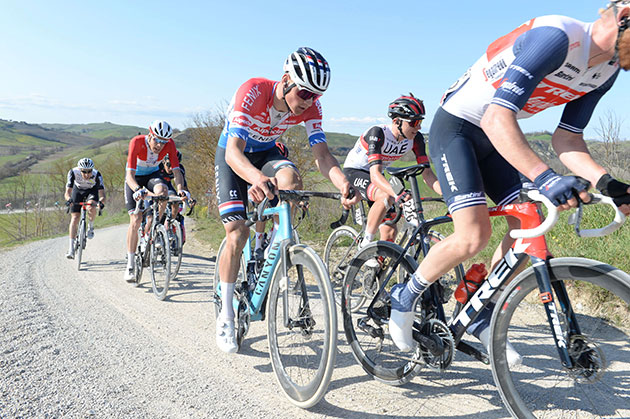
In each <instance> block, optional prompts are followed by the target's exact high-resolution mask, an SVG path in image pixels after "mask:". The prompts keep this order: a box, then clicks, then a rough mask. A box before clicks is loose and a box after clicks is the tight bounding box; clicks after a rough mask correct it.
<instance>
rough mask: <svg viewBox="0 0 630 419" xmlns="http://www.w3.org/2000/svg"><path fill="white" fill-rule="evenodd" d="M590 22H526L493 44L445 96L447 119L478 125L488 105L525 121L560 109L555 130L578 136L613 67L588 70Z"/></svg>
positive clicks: (615, 71) (613, 74)
mask: <svg viewBox="0 0 630 419" xmlns="http://www.w3.org/2000/svg"><path fill="white" fill-rule="evenodd" d="M591 30H592V23H583V22H580V21H578V20H575V19H572V18H569V17H565V16H543V17H538V18H535V19H532V20H530V21H528V22H525V23H524V24H522V25H521V26H519V27H518V28H516V29H515V30H514V31H512V32H510V33H509V34H507V35H505V36H503V37H501V38H499V39H497V40H496V41H494V42H493V43H492V44H490V46H489V47H488V48H487V50H486V53H485V54H484V55H483V56H481V58H479V59H478V60H477V62H476V63H475V64H473V66H472V67H471V68H469V69H468V70H467V71H466V73H465V74H464V75H463V76H462V77H461V78H460V79H459V80H457V82H455V84H453V85H452V86H451V87H450V88H449V89H448V90H447V91H446V92H445V94H444V96H443V97H442V101H441V106H442V107H443V108H444V110H445V111H447V112H448V113H450V114H451V115H454V116H457V117H460V118H462V119H465V120H467V121H469V122H471V123H473V124H475V125H477V126H480V121H481V118H482V116H483V114H484V112H485V110H486V108H487V107H488V105H489V104H491V103H493V104H497V105H500V106H504V107H506V108H508V109H511V110H513V111H514V112H516V117H517V119H521V118H528V117H530V116H532V115H535V114H536V113H538V112H540V111H543V110H545V109H547V108H549V107H552V106H558V105H564V104H567V105H566V106H565V109H564V112H563V115H562V119H561V122H560V125H559V126H560V127H561V128H563V129H565V130H568V131H571V132H574V133H581V132H582V131H583V130H584V128H585V127H586V125H587V124H588V121H589V120H590V118H591V115H592V113H593V109H594V108H595V106H596V104H597V102H598V101H599V99H600V98H601V97H602V96H603V95H604V93H606V92H607V91H608V89H610V87H611V86H612V85H613V83H614V81H615V79H616V77H617V74H618V73H619V64H618V62H614V63H610V62H604V63H602V64H599V65H597V66H595V67H592V68H589V67H588V59H589V50H590V47H591Z"/></svg>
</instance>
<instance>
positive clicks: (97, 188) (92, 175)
mask: <svg viewBox="0 0 630 419" xmlns="http://www.w3.org/2000/svg"><path fill="white" fill-rule="evenodd" d="M67 179H68V180H67V182H66V191H65V193H64V198H65V199H66V204H67V205H72V208H71V209H70V211H71V218H70V227H69V228H68V230H69V234H70V243H69V244H70V247H69V250H68V253H66V257H67V258H68V259H74V240H75V237H76V235H77V226H78V224H79V218H80V216H81V205H79V203H80V202H87V203H89V204H90V205H89V207H88V209H87V210H88V214H87V215H88V231H87V238H88V239H91V238H93V237H94V217H96V205H97V201H98V205H99V206H100V207H101V208H103V207H104V206H105V185H104V184H103V176H102V175H101V173H100V172H99V171H98V170H96V169H95V168H94V162H93V161H92V159H88V158H87V157H86V158H83V159H81V160H79V162H78V163H77V167H74V168H72V169H70V170H69V171H68V176H67Z"/></svg>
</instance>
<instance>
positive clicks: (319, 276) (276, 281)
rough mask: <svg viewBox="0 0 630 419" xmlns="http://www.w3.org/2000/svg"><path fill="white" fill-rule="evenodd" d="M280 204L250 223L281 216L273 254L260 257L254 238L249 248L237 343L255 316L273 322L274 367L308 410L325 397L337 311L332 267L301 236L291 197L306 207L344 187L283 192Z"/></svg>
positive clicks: (263, 206) (262, 207)
mask: <svg viewBox="0 0 630 419" xmlns="http://www.w3.org/2000/svg"><path fill="white" fill-rule="evenodd" d="M277 196H278V198H279V199H280V202H279V204H278V205H277V206H275V207H268V206H267V203H268V201H267V199H264V200H263V201H262V202H261V203H260V204H259V205H258V206H257V208H256V211H255V212H253V213H252V214H251V215H250V216H249V219H248V221H247V222H246V224H247V225H248V226H252V225H253V224H254V223H255V222H256V221H265V220H266V219H268V218H269V217H271V216H274V215H277V216H278V217H279V226H278V230H277V232H276V234H275V235H274V236H273V239H272V241H271V243H269V253H268V255H267V256H266V258H265V259H264V261H263V263H260V262H259V261H257V260H256V259H255V255H254V252H253V246H251V240H248V241H247V243H246V245H245V248H244V249H243V253H242V259H241V265H240V269H239V274H238V277H237V280H236V285H235V290H234V298H233V305H234V312H235V313H236V341H237V345H238V348H239V350H240V348H241V345H242V342H243V339H244V337H245V335H246V334H247V332H248V330H249V325H250V322H252V321H259V320H260V321H264V320H265V319H266V320H267V334H268V339H269V354H270V357H271V365H272V366H273V370H274V372H275V374H276V378H277V380H278V382H279V384H280V387H281V388H282V390H283V391H284V393H285V394H286V396H287V397H288V398H289V400H290V401H291V402H292V403H293V404H295V405H297V406H299V407H302V408H308V407H311V406H313V405H315V404H316V403H317V402H319V400H320V399H321V398H322V397H323V396H324V394H325V393H326V390H327V388H328V384H329V382H330V378H331V376H332V372H333V368H334V364H335V356H336V352H337V315H336V311H335V302H334V297H333V291H332V288H331V285H330V281H329V279H328V273H327V271H326V267H325V266H324V263H323V262H322V260H321V258H320V257H319V256H318V255H317V253H315V251H314V250H313V249H312V248H310V247H309V246H307V245H305V244H300V243H297V242H296V239H295V234H294V232H293V224H292V220H291V206H290V205H289V203H290V202H293V203H295V204H296V205H304V204H305V203H307V202H308V200H309V198H311V197H323V198H330V199H340V194H339V193H328V192H311V191H294V190H280V191H278V193H277ZM224 247H225V240H224V241H223V243H222V244H221V247H220V248H219V252H218V254H217V259H216V260H217V267H216V268H215V274H214V279H213V281H214V282H213V290H214V291H213V302H214V303H215V315H216V316H219V313H220V312H221V305H222V303H221V282H220V280H219V275H218V261H219V260H220V258H221V255H222V252H223V249H224Z"/></svg>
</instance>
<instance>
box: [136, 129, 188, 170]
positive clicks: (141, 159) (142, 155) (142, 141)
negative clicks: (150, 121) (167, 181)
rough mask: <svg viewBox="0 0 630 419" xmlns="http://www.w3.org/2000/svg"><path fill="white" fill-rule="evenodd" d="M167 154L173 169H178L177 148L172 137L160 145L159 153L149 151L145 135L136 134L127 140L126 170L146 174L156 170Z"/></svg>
mask: <svg viewBox="0 0 630 419" xmlns="http://www.w3.org/2000/svg"><path fill="white" fill-rule="evenodd" d="M167 154H168V155H169V158H170V161H171V167H172V168H173V170H175V169H177V170H179V160H178V159H177V148H175V143H174V142H173V140H172V139H170V140H168V143H166V145H164V147H162V150H160V153H159V154H156V153H154V152H153V151H151V148H150V147H149V143H148V138H147V136H146V135H136V136H135V137H133V138H132V139H131V141H130V142H129V153H128V155H127V170H131V171H134V172H135V175H136V176H147V175H150V174H151V173H154V172H157V171H158V170H159V167H160V162H161V161H162V160H164V157H166V155H167Z"/></svg>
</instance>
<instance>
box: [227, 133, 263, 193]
mask: <svg viewBox="0 0 630 419" xmlns="http://www.w3.org/2000/svg"><path fill="white" fill-rule="evenodd" d="M244 149H245V141H243V140H241V139H239V138H230V139H228V142H227V145H226V147H225V162H226V163H227V164H228V166H230V168H231V169H232V170H233V171H234V173H236V174H237V175H238V176H239V177H240V178H241V179H243V180H245V181H246V182H247V183H249V184H254V183H256V180H257V179H258V177H260V176H262V172H261V171H260V170H258V169H257V168H256V167H255V166H254V165H253V164H252V163H251V162H250V161H249V159H248V158H247V157H245V154H244V153H243V150H244Z"/></svg>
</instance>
